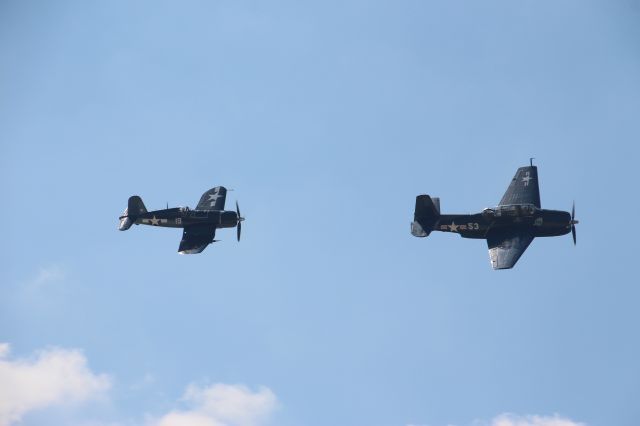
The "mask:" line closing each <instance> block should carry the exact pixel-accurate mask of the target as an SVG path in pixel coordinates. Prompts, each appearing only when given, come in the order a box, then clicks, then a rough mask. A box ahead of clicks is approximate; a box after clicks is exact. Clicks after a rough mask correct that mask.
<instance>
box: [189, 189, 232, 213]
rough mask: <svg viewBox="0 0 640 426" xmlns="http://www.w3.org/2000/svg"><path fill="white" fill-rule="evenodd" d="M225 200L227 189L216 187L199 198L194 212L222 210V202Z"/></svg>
mask: <svg viewBox="0 0 640 426" xmlns="http://www.w3.org/2000/svg"><path fill="white" fill-rule="evenodd" d="M226 198H227V188H225V187H224V186H216V187H215V188H211V189H210V190H208V191H207V192H205V193H204V194H202V197H200V202H199V203H198V206H197V207H196V210H224V201H225V199H226Z"/></svg>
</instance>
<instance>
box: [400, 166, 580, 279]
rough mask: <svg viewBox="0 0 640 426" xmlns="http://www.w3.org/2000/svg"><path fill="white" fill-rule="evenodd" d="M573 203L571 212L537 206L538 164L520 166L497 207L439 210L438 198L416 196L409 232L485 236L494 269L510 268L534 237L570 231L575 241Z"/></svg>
mask: <svg viewBox="0 0 640 426" xmlns="http://www.w3.org/2000/svg"><path fill="white" fill-rule="evenodd" d="M577 223H578V221H577V220H575V204H574V206H573V207H572V209H571V214H569V212H565V211H559V210H546V209H542V208H540V189H539V187H538V168H537V167H536V166H534V165H533V164H531V165H530V166H528V167H520V168H519V169H518V171H517V172H516V175H515V176H514V178H513V180H512V181H511V184H510V185H509V187H508V188H507V192H506V193H505V194H504V196H503V197H502V200H500V203H499V204H498V206H497V207H493V208H486V209H484V210H483V211H482V213H477V214H470V215H469V214H440V199H439V198H431V197H429V196H428V195H418V196H417V197H416V208H415V212H414V215H413V222H412V223H411V234H413V235H414V236H416V237H426V236H428V235H429V234H430V233H431V231H443V232H455V233H458V234H460V236H461V237H463V238H479V239H486V240H487V245H488V246H489V258H490V260H491V266H492V267H493V269H509V268H513V266H514V265H515V264H516V262H517V261H518V259H520V256H522V254H523V253H524V251H525V250H526V249H527V247H529V244H531V241H533V239H534V238H535V237H555V236H559V235H565V234H568V233H569V232H571V233H572V235H573V244H575V243H576V227H575V225H576V224H577Z"/></svg>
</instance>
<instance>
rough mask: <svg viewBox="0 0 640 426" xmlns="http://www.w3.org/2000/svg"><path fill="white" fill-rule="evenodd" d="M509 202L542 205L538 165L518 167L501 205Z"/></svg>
mask: <svg viewBox="0 0 640 426" xmlns="http://www.w3.org/2000/svg"><path fill="white" fill-rule="evenodd" d="M509 204H533V205H534V206H536V207H540V188H539V187H538V168H537V167H536V166H529V167H520V168H519V169H518V171H517V172H516V175H515V176H514V177H513V179H512V180H511V184H509V188H507V192H505V193H504V195H503V196H502V200H500V204H499V205H501V206H505V205H509Z"/></svg>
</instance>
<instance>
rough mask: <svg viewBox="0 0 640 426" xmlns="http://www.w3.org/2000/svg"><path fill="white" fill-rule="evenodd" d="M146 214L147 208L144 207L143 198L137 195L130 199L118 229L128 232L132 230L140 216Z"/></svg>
mask: <svg viewBox="0 0 640 426" xmlns="http://www.w3.org/2000/svg"><path fill="white" fill-rule="evenodd" d="M146 212H147V208H146V207H145V206H144V203H143V202H142V198H140V197H139V196H137V195H134V196H132V197H129V205H128V207H127V208H126V209H124V212H123V213H122V216H120V225H119V226H118V229H119V230H121V231H126V230H127V229H129V228H131V225H133V224H134V223H135V222H136V219H137V218H138V216H139V215H141V214H144V213H146Z"/></svg>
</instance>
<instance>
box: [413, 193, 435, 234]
mask: <svg viewBox="0 0 640 426" xmlns="http://www.w3.org/2000/svg"><path fill="white" fill-rule="evenodd" d="M439 218H440V199H439V198H435V197H434V198H431V197H429V196H428V195H418V196H417V197H416V209H415V211H414V213H413V222H411V234H412V235H413V236H414V237H426V236H428V235H429V234H430V233H431V231H433V227H434V226H435V224H436V222H437V221H438V219H439Z"/></svg>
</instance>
